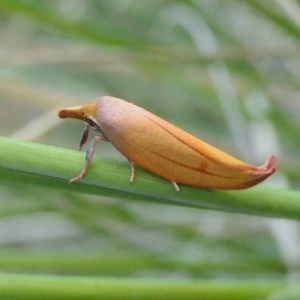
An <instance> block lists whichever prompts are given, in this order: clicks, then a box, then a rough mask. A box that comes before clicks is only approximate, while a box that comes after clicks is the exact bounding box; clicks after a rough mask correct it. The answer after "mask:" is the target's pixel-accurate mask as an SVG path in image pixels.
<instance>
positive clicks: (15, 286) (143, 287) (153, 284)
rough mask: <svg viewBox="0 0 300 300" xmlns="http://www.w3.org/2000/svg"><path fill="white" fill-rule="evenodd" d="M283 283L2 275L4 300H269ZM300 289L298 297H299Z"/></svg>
mask: <svg viewBox="0 0 300 300" xmlns="http://www.w3.org/2000/svg"><path fill="white" fill-rule="evenodd" d="M284 287H285V285H284V284H283V283H279V282H266V283H261V282H238V283H236V282H235V283H234V282H227V283H221V282H213V281H189V282H183V281H179V280H172V281H171V280H170V281H166V280H150V279H144V280H143V279H99V278H98V279H97V278H88V277H81V278H80V277H65V276H64V277H62V276H40V275H38V276H28V275H1V277H0V299H56V300H57V299H71V298H72V299H210V300H213V299H224V300H225V299H230V300H234V299H244V300H246V299H248V300H250V299H255V300H259V299H266V298H267V297H268V296H270V294H272V293H274V292H279V291H281V290H282V288H284ZM299 293H300V291H299V289H298V293H297V295H298V296H299Z"/></svg>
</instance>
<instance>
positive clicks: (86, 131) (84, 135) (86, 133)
mask: <svg viewBox="0 0 300 300" xmlns="http://www.w3.org/2000/svg"><path fill="white" fill-rule="evenodd" d="M89 129H90V127H89V125H86V126H85V127H84V129H83V131H82V134H81V138H80V144H79V147H78V150H79V151H80V150H81V148H82V146H83V145H84V144H85V143H86V141H87V139H88V136H89Z"/></svg>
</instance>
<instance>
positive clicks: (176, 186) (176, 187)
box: [171, 181, 180, 192]
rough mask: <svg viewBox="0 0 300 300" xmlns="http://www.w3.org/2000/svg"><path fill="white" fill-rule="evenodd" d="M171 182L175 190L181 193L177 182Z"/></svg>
mask: <svg viewBox="0 0 300 300" xmlns="http://www.w3.org/2000/svg"><path fill="white" fill-rule="evenodd" d="M171 182H172V184H173V186H174V188H175V190H176V191H177V192H179V191H180V188H179V186H178V184H177V183H176V182H175V181H171Z"/></svg>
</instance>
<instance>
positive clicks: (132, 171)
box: [128, 160, 135, 183]
mask: <svg viewBox="0 0 300 300" xmlns="http://www.w3.org/2000/svg"><path fill="white" fill-rule="evenodd" d="M128 163H129V167H130V178H129V181H130V182H131V183H132V182H133V179H134V173H135V169H134V164H133V162H132V161H130V160H128Z"/></svg>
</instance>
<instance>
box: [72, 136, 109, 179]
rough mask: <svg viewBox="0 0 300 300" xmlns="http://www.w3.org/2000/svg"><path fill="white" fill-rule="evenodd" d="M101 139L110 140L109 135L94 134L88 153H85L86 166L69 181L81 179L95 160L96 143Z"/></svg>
mask: <svg viewBox="0 0 300 300" xmlns="http://www.w3.org/2000/svg"><path fill="white" fill-rule="evenodd" d="M100 141H108V139H107V137H105V136H104V135H97V136H94V137H93V138H92V140H91V142H90V144H89V146H88V148H87V150H86V155H85V163H84V166H83V168H82V170H81V172H80V173H79V175H78V176H76V177H74V178H72V179H71V180H70V181H69V182H70V183H71V182H75V181H77V180H79V179H81V178H82V177H83V176H84V175H85V173H86V171H87V168H88V165H89V164H90V163H91V162H92V160H93V155H94V151H95V145H96V143H97V142H100Z"/></svg>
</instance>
